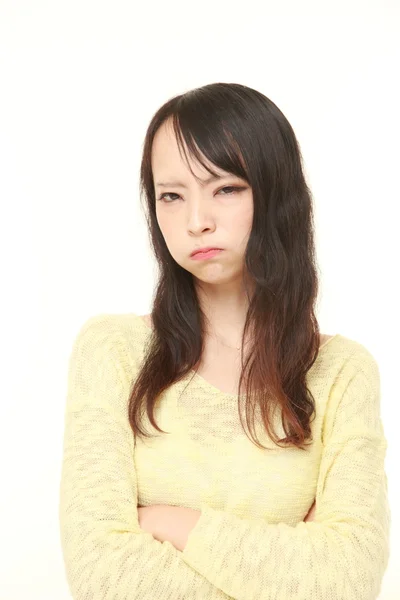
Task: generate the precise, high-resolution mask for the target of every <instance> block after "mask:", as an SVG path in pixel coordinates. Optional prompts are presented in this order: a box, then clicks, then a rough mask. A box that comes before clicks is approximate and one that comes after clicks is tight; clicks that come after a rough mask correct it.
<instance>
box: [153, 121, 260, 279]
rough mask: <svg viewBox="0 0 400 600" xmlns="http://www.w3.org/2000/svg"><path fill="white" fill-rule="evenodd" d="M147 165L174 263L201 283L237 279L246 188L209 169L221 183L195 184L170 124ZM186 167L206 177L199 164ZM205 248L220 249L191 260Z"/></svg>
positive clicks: (247, 216)
mask: <svg viewBox="0 0 400 600" xmlns="http://www.w3.org/2000/svg"><path fill="white" fill-rule="evenodd" d="M151 162H152V170H153V179H154V188H155V195H156V215H157V221H158V224H159V227H160V229H161V232H162V234H163V236H164V239H165V243H166V245H167V247H168V250H169V251H170V253H171V255H172V257H173V258H174V260H175V261H176V262H177V263H178V264H179V265H180V266H181V267H183V268H184V269H186V270H187V271H189V272H190V273H192V274H193V275H194V277H195V278H197V279H199V280H201V281H203V282H204V283H214V284H216V283H230V282H233V281H234V280H236V279H240V280H241V278H242V272H243V263H244V253H245V250H246V246H247V241H248V239H249V235H250V232H251V227H252V221H253V193H252V189H251V187H250V186H249V184H248V183H247V182H246V181H245V180H243V179H241V178H239V177H237V176H235V175H230V174H229V173H225V172H223V171H221V169H217V168H216V167H214V166H213V165H210V166H213V168H214V169H215V170H216V171H217V172H218V174H219V175H220V177H221V178H220V179H217V180H214V181H209V182H207V183H203V184H202V183H201V182H198V181H196V179H195V177H194V176H193V175H192V174H191V172H190V170H189V168H188V167H187V166H186V164H185V163H184V161H183V159H182V158H181V156H180V153H179V147H178V144H177V141H176V139H175V135H174V132H173V129H172V126H171V125H170V124H168V122H166V123H164V124H163V125H162V126H161V127H160V128H159V130H158V131H157V133H156V135H155V138H154V141H153V147H152V161H151ZM190 164H191V167H192V169H193V171H194V172H195V173H196V175H197V176H198V177H200V178H201V179H202V180H206V179H207V178H209V177H210V173H208V171H206V170H205V169H204V168H203V167H202V166H201V165H197V163H196V164H195V163H193V162H192V161H191V163H190ZM196 165H197V166H196ZM171 182H172V183H171ZM161 184H164V185H161ZM232 186H234V187H237V188H239V189H232ZM224 188H226V189H224ZM205 246H212V247H217V248H222V249H223V251H222V252H219V253H218V254H216V255H215V256H214V257H213V258H208V259H205V260H193V258H191V256H190V254H191V253H192V252H193V250H195V249H196V248H203V247H205Z"/></svg>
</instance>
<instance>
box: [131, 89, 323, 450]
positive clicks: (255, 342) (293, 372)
mask: <svg viewBox="0 0 400 600" xmlns="http://www.w3.org/2000/svg"><path fill="white" fill-rule="evenodd" d="M167 120H171V122H172V124H173V130H174V133H175V136H176V139H177V142H178V146H179V148H180V150H181V153H182V151H183V152H184V154H185V156H187V154H186V150H185V146H186V147H187V148H188V150H189V153H190V155H191V156H192V157H194V158H195V159H196V160H197V161H198V162H199V163H200V164H202V165H203V166H204V168H205V169H206V170H207V171H208V172H209V173H211V174H214V173H213V170H212V168H211V167H210V166H209V164H207V163H206V162H205V161H204V157H206V159H207V160H208V161H209V163H211V164H212V165H216V166H217V167H219V168H221V169H223V170H224V171H227V172H230V173H232V174H234V175H236V176H238V177H240V178H243V179H244V180H246V181H247V182H248V183H249V185H250V186H251V188H252V192H253V208H254V216H253V222H252V228H251V232H250V236H249V240H248V244H247V247H246V251H245V261H244V270H243V272H244V278H243V280H244V281H243V282H244V287H245V289H246V293H247V288H246V280H248V281H251V282H252V289H253V290H254V293H252V295H251V296H250V295H249V294H248V293H247V296H248V300H249V307H248V311H247V315H246V322H245V326H244V330H243V337H242V350H241V375H240V380H239V387H238V405H239V415H240V421H241V424H242V427H243V429H244V424H243V419H242V414H241V410H240V409H241V406H242V401H243V400H244V404H245V414H246V425H247V427H248V428H249V431H250V435H251V440H252V441H253V442H254V443H255V445H256V446H258V447H259V448H263V449H268V448H266V447H265V446H263V445H262V444H261V442H260V441H259V440H258V438H257V437H256V436H255V431H254V410H255V408H256V407H258V409H259V411H260V415H261V419H262V422H263V425H264V428H265V430H266V431H267V433H268V435H269V437H270V438H271V439H272V440H273V442H274V443H275V444H276V445H278V446H280V445H281V444H282V445H286V446H287V445H292V446H295V447H298V448H300V449H302V450H305V446H306V445H308V444H307V440H309V441H310V443H311V440H312V433H311V427H310V423H311V420H312V419H313V418H314V417H315V401H314V398H313V396H312V394H311V392H310V391H309V390H308V388H307V385H306V374H307V371H308V370H309V369H310V367H311V366H312V365H313V363H314V362H315V360H316V358H317V356H318V351H319V343H320V332H319V327H318V322H317V319H316V316H315V313H314V311H315V304H316V300H317V294H318V277H317V265H316V260H315V246H314V224H313V206H312V194H311V192H310V189H309V187H308V186H307V183H306V180H305V175H304V172H303V166H302V163H303V159H302V156H301V151H300V147H299V143H298V141H297V139H296V136H295V133H294V131H293V129H292V127H291V125H290V123H289V122H288V120H287V119H286V117H285V116H284V115H283V113H282V112H281V111H280V110H279V108H278V107H277V106H276V105H275V104H274V103H273V102H272V101H271V100H269V98H267V97H266V96H264V95H263V94H262V93H261V92H259V91H256V90H254V89H252V88H249V87H247V86H245V85H240V84H237V83H212V84H208V85H205V86H203V87H199V88H196V89H193V90H190V91H188V92H186V93H184V94H181V95H178V96H175V97H173V98H171V99H170V100H168V101H167V102H166V103H165V104H164V105H163V106H161V108H159V109H158V110H157V112H156V113H155V114H154V116H153V117H152V119H151V122H150V124H149V126H148V129H147V132H146V135H145V140H144V144H143V155H142V161H141V167H140V195H141V199H144V202H145V213H146V221H147V225H148V230H149V236H150V245H151V247H152V250H153V252H154V256H155V258H156V261H157V265H158V269H159V275H158V280H157V284H156V288H155V292H154V296H153V305H152V311H151V317H152V322H153V329H152V334H151V337H150V341H149V343H148V345H147V348H146V351H145V356H144V360H143V362H142V364H141V367H140V370H139V372H138V374H137V377H135V381H134V382H133V386H132V388H131V392H130V398H129V409H128V412H129V422H130V426H131V428H132V431H133V433H134V437H135V443H136V436H144V437H150V435H151V434H149V433H147V432H146V431H145V430H144V429H142V427H141V425H142V420H141V415H142V414H144V410H146V411H147V416H148V418H149V421H150V423H151V425H152V426H153V427H155V429H156V430H157V431H159V432H162V433H168V432H165V431H163V430H162V429H160V428H159V426H158V425H157V423H156V422H155V418H154V408H155V404H156V402H157V399H158V398H159V397H160V395H161V394H162V393H163V392H164V390H166V389H167V388H168V387H169V386H171V385H172V384H173V383H175V382H177V381H180V380H181V379H183V378H184V377H185V376H186V375H187V374H188V373H189V372H190V371H191V370H192V369H193V370H194V371H195V370H196V367H198V365H199V363H200V359H201V356H202V353H203V349H204V339H205V336H204V332H205V323H206V317H205V314H204V312H203V311H202V308H201V306H200V304H199V301H198V297H197V293H196V290H195V286H194V282H193V275H192V274H191V273H190V272H188V271H187V270H185V269H183V268H182V267H181V266H180V265H179V264H178V263H177V262H176V261H175V260H174V259H173V258H172V256H171V254H170V252H169V250H168V248H167V245H166V243H165V241H164V237H163V235H162V233H161V230H160V228H159V225H158V221H157V218H156V207H155V203H156V198H155V189H154V182H153V173H152V167H151V150H152V143H153V139H154V136H155V134H156V132H157V130H158V128H159V127H160V126H161V125H162V124H163V123H164V122H165V121H167ZM187 164H188V166H189V168H190V165H189V163H187ZM190 170H191V172H192V173H193V171H192V169H191V168H190ZM193 175H194V173H193ZM249 330H251V331H252V341H251V342H250V352H249V353H248V356H247V358H246V360H244V352H243V341H244V340H245V339H246V338H247V333H248V331H249ZM244 382H246V384H245V390H246V395H245V396H242V395H241V394H240V391H241V390H242V388H243V387H244ZM274 406H275V407H279V408H280V410H281V419H282V428H283V431H284V432H285V436H286V437H284V438H281V439H279V436H277V435H276V431H273V430H272V429H273V427H272V423H273V422H272V420H271V414H272V409H273V407H274ZM251 415H253V418H250V417H251ZM244 431H245V432H246V430H245V429H244ZM246 435H247V432H246ZM249 439H250V438H249Z"/></svg>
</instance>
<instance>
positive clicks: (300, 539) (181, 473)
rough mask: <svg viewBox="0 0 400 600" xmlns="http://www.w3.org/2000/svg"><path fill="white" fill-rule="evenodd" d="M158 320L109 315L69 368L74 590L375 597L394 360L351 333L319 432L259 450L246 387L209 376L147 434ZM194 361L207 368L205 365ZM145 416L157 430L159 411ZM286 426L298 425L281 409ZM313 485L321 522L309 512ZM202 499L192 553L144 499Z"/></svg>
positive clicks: (330, 358)
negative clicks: (149, 345) (146, 380)
mask: <svg viewBox="0 0 400 600" xmlns="http://www.w3.org/2000/svg"><path fill="white" fill-rule="evenodd" d="M150 334H151V330H150V328H149V327H148V326H147V325H146V324H145V323H144V321H143V320H142V319H141V317H140V316H139V315H136V314H134V313H130V314H123V315H121V314H100V315H96V316H94V317H91V318H89V319H88V320H87V321H86V322H85V323H84V324H83V326H82V327H81V329H80V331H79V333H78V335H77V337H76V340H75V342H74V345H73V349H72V353H71V357H70V362H69V371H68V392H67V400H66V409H65V430H64V446H63V460H62V472H61V482H60V504H59V518H60V533H61V545H62V551H63V557H64V563H65V570H66V578H67V581H68V585H69V589H70V591H71V594H72V596H73V599H74V600H194V599H198V600H222V599H226V598H235V599H236V600H373V599H376V598H378V596H379V591H380V588H381V583H382V579H383V575H384V572H385V570H386V566H387V564H388V559H389V533H390V524H391V511H390V508H389V504H388V494H387V477H386V473H385V467H384V460H385V455H386V449H387V441H386V438H385V435H384V430H383V427H382V421H381V415H380V374H379V367H378V365H377V362H376V360H375V358H374V357H373V356H372V354H371V353H370V352H369V351H368V349H367V348H366V347H365V346H363V345H362V344H360V343H358V342H356V341H355V340H352V339H350V338H347V337H345V336H343V335H340V334H336V335H335V336H334V337H332V338H331V339H329V340H328V341H327V342H325V344H323V346H322V347H321V349H320V352H319V354H318V358H317V360H316V362H315V363H314V365H313V366H312V368H311V369H310V370H309V372H308V374H307V377H308V381H307V384H308V387H309V389H310V390H311V391H312V393H313V396H314V398H315V400H316V412H317V416H316V418H315V420H314V421H313V422H312V425H311V426H312V431H313V439H314V441H313V443H312V445H311V446H309V447H308V449H307V450H306V451H302V450H299V449H296V448H285V449H283V448H278V447H277V446H275V445H274V444H273V443H272V441H271V440H270V438H269V437H268V436H267V434H266V432H265V431H264V429H263V427H261V425H259V421H256V424H257V425H259V426H258V427H257V428H256V430H257V434H258V436H259V440H260V441H261V442H262V443H263V444H264V445H265V446H267V447H268V448H271V450H268V451H265V450H262V449H259V448H257V447H256V446H255V445H254V443H253V442H251V441H250V440H249V439H248V437H247V436H246V434H245V432H244V431H243V429H242V426H241V424H240V419H239V414H238V409H237V400H236V397H234V396H231V395H229V394H225V393H222V392H220V391H219V390H218V389H216V388H215V387H214V386H212V385H211V384H210V383H208V382H207V381H206V380H204V379H203V378H202V377H201V376H200V375H198V374H194V371H193V372H192V374H191V375H189V376H188V377H186V378H185V379H184V380H182V381H180V382H178V383H176V384H175V385H173V386H171V387H170V388H169V389H168V390H167V391H166V392H164V393H163V394H162V397H161V402H160V403H159V404H157V405H156V410H155V416H156V421H157V423H158V425H159V426H160V427H161V429H163V430H164V431H168V432H170V433H169V434H160V433H158V432H157V437H154V438H148V439H146V440H145V441H140V440H139V438H138V439H137V445H136V448H134V445H133V433H132V430H131V428H130V425H129V421H128V416H127V414H128V413H127V406H128V397H129V392H130V388H131V384H132V381H133V378H134V377H135V373H137V371H138V368H139V366H140V363H141V360H143V357H144V346H145V343H146V340H147V338H148V336H149V335H150ZM192 375H194V377H193V379H192V378H191V376H192ZM145 427H146V429H147V430H148V431H151V432H152V433H154V431H155V430H153V428H152V427H151V426H150V425H149V421H148V420H147V416H146V418H145ZM275 430H276V431H277V433H278V434H279V435H280V437H283V436H284V431H283V429H282V427H281V426H280V419H279V418H278V413H277V416H276V421H275ZM314 499H316V513H315V519H314V521H310V522H303V519H304V518H305V516H306V514H307V512H308V510H309V508H310V507H311V505H312V503H313V501H314ZM150 504H169V505H175V506H185V507H189V508H193V509H196V510H201V516H200V518H199V520H198V522H197V524H196V525H195V527H194V528H193V529H192V531H191V532H190V534H189V538H188V542H187V545H186V547H185V548H184V550H183V552H180V551H179V550H177V549H176V548H175V547H174V546H173V545H172V544H171V543H169V542H168V541H165V542H163V543H161V542H159V541H158V540H156V539H154V538H153V536H152V535H151V534H150V533H148V532H145V531H143V530H142V529H140V527H139V523H138V513H137V506H138V505H141V506H146V505H150Z"/></svg>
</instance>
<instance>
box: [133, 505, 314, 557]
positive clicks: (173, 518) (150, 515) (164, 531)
mask: <svg viewBox="0 0 400 600" xmlns="http://www.w3.org/2000/svg"><path fill="white" fill-rule="evenodd" d="M314 515H315V501H314V503H313V505H312V506H311V508H310V510H309V512H308V514H307V516H306V517H305V519H304V522H308V521H313V520H314ZM200 516H201V512H200V511H199V510H194V509H192V508H187V507H184V506H169V505H167V504H153V505H151V506H139V507H138V519H139V526H140V528H141V529H143V531H146V532H147V533H151V534H152V536H153V537H154V539H156V540H158V541H159V542H165V541H168V542H170V543H171V544H172V545H173V546H175V548H176V549H177V550H179V551H180V552H183V550H184V549H185V547H186V544H187V541H188V537H189V534H190V532H191V531H192V529H193V528H194V527H195V526H196V524H197V521H198V520H199V518H200Z"/></svg>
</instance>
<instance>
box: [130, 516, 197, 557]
mask: <svg viewBox="0 0 400 600" xmlns="http://www.w3.org/2000/svg"><path fill="white" fill-rule="evenodd" d="M200 515H201V512H200V511H199V510H194V509H192V508H187V507H183V506H169V505H167V504H153V505H151V506H139V507H138V520H139V526H140V528H141V529H143V530H144V531H147V532H148V533H151V534H152V535H153V537H154V538H155V539H156V540H158V541H159V542H165V541H168V542H170V543H171V544H172V545H173V546H175V548H176V549H177V550H180V551H181V552H183V550H184V548H185V546H186V544H187V540H188V536H189V533H190V532H191V530H192V529H193V527H194V526H195V525H196V523H197V521H198V520H199V518H200Z"/></svg>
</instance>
